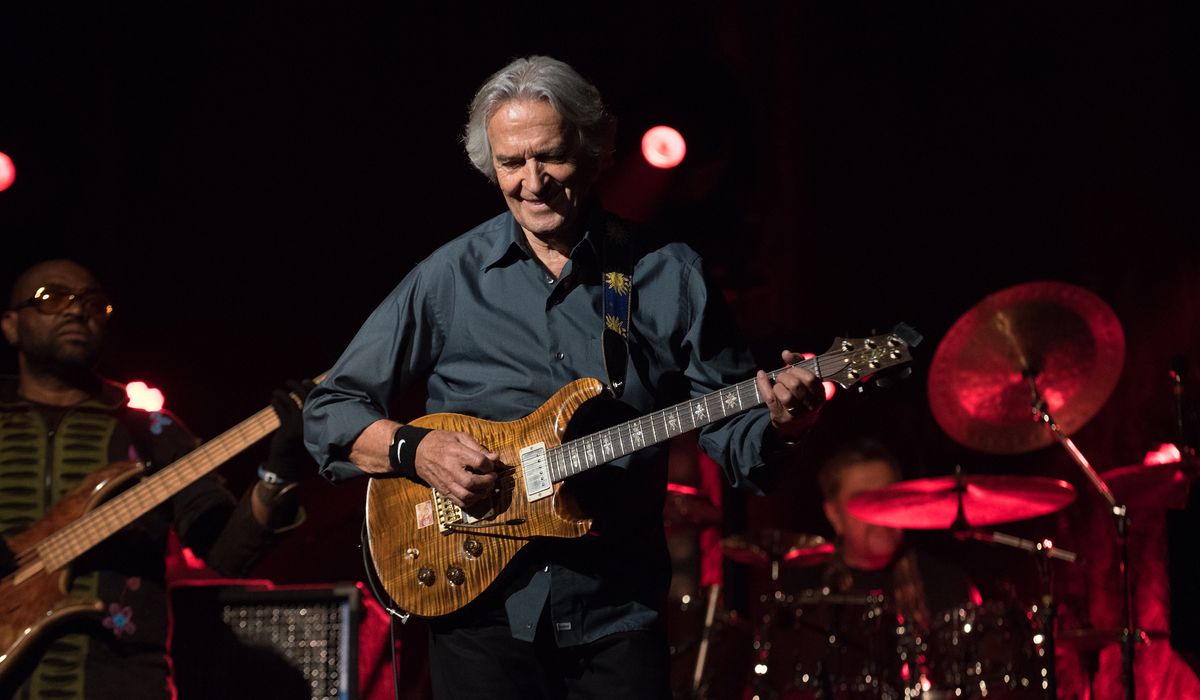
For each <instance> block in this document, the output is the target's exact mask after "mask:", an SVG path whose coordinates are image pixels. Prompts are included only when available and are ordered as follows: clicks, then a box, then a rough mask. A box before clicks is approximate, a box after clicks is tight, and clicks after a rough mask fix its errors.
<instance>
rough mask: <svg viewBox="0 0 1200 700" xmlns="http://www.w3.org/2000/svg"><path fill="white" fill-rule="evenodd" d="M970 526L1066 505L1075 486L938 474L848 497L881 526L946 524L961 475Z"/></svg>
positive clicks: (850, 505)
mask: <svg viewBox="0 0 1200 700" xmlns="http://www.w3.org/2000/svg"><path fill="white" fill-rule="evenodd" d="M960 479H961V483H962V507H963V514H964V515H965V516H966V520H967V522H966V525H967V526H968V527H982V526H984V525H996V524H998V523H1007V522H1012V521H1014V520H1025V519H1027V518H1036V517H1037V516H1039V515H1046V514H1047V513H1053V512H1055V511H1057V510H1060V509H1062V508H1066V507H1067V506H1068V505H1070V504H1071V502H1072V501H1074V500H1075V487H1074V486H1072V485H1070V484H1068V483H1067V482H1065V481H1062V480H1059V479H1050V478H1047V477H1041V476H977V475H973V474H963V475H961V476H958V477H955V476H938V477H933V478H929V479H913V480H911V481H901V482H898V483H895V484H892V485H890V486H885V487H884V488H881V489H878V490H876V491H868V492H866V493H860V494H858V495H857V496H854V497H852V498H851V499H850V500H849V501H848V502H847V503H846V510H847V511H849V513H850V514H851V515H853V516H854V517H856V518H858V519H859V520H862V521H865V522H868V523H873V524H875V525H883V526H885V527H896V528H907V529H912V530H944V529H947V528H949V527H950V526H951V525H953V524H954V519H955V517H956V515H957V514H958V501H959V483H960V482H959V480H960Z"/></svg>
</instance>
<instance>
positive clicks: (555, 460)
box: [546, 355, 840, 482]
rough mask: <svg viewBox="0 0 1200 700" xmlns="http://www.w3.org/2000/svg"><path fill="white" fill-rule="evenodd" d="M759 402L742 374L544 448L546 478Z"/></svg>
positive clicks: (819, 364)
mask: <svg viewBox="0 0 1200 700" xmlns="http://www.w3.org/2000/svg"><path fill="white" fill-rule="evenodd" d="M832 362H838V363H840V360H835V359H830V358H829V357H827V356H824V355H823V356H821V357H817V358H813V359H811V360H803V361H801V362H797V363H796V364H794V365H790V366H788V367H784V368H782V369H778V370H775V371H773V372H768V373H767V376H768V377H770V378H771V380H772V381H774V380H775V377H777V376H779V375H780V374H781V373H783V372H784V371H786V370H788V369H791V368H792V367H800V368H802V369H806V370H808V371H810V372H813V373H814V374H816V375H817V376H819V377H820V376H824V375H825V374H826V373H827V371H828V370H830V369H832V364H831V363H832ZM763 403H764V402H763V399H762V397H761V396H760V395H759V393H758V384H757V383H756V382H755V380H753V379H747V380H746V381H744V382H739V383H737V384H734V385H732V386H728V387H725V388H724V389H720V390H718V391H714V392H712V393H711V394H705V395H704V396H700V397H697V398H694V399H691V400H689V401H684V402H682V403H678V404H675V405H674V406H671V407H669V408H664V409H662V410H660V411H656V412H654V413H650V414H648V415H645V416H642V417H641V418H636V419H634V420H630V421H626V422H624V423H621V424H619V425H615V426H613V427H611V428H608V429H606V430H601V431H600V432H597V433H593V434H591V435H588V436H585V437H581V438H578V439H575V440H571V441H569V442H565V443H563V444H561V445H559V446H558V447H554V448H551V449H549V450H546V458H547V461H548V462H549V466H550V475H551V478H552V479H553V481H555V482H559V481H563V480H564V479H569V478H570V477H572V476H575V475H576V474H581V473H583V472H585V471H587V470H589V469H591V468H593V467H597V466H600V465H601V464H607V463H608V462H611V461H612V460H614V459H617V458H619V457H624V456H625V455H628V454H632V453H634V452H637V451H638V450H640V449H642V448H644V447H649V446H651V445H657V444H658V443H660V442H663V441H665V440H670V439H671V438H673V437H677V436H679V435H683V434H684V433H686V432H688V431H691V430H695V429H697V428H703V427H704V426H706V425H709V424H711V423H715V422H717V421H719V420H723V419H725V418H728V417H729V416H733V415H737V414H739V413H742V412H744V411H749V410H750V409H752V408H754V407H756V406H761V405H763Z"/></svg>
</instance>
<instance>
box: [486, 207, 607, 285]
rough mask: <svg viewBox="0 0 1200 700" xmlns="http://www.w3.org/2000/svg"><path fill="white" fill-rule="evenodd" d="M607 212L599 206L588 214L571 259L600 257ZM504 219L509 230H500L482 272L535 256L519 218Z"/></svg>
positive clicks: (509, 215) (508, 217) (509, 217)
mask: <svg viewBox="0 0 1200 700" xmlns="http://www.w3.org/2000/svg"><path fill="white" fill-rule="evenodd" d="M604 217H605V214H604V213H603V211H602V210H600V209H599V208H598V207H597V208H596V209H595V210H593V211H592V212H591V213H590V215H588V217H587V219H586V221H587V228H586V229H585V230H584V232H583V237H582V238H580V239H579V242H578V243H576V244H575V247H574V248H573V249H572V250H571V256H570V257H571V259H572V260H577V259H580V258H585V257H588V256H590V258H591V260H598V259H599V258H600V246H599V243H598V242H597V241H599V236H600V235H601V233H600V232H601V231H603V229H604V225H603V222H604V221H605V218H604ZM503 220H504V221H506V222H507V224H508V230H507V231H503V230H502V231H500V232H499V235H497V236H496V240H495V242H494V243H492V247H491V248H490V249H489V250H488V253H487V255H485V256H484V257H483V264H482V265H481V266H480V267H479V270H480V271H481V272H487V271H488V270H490V269H492V268H493V267H497V266H499V265H501V264H503V263H506V262H508V261H509V260H513V259H517V258H523V259H526V260H528V259H530V258H532V257H533V251H531V250H529V242H528V241H526V240H525V232H524V231H522V230H521V227H520V226H519V225H518V224H517V220H516V219H515V218H513V216H512V214H511V213H510V214H508V215H507V216H505V217H504V219H503Z"/></svg>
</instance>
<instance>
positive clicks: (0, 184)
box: [0, 151, 17, 192]
mask: <svg viewBox="0 0 1200 700" xmlns="http://www.w3.org/2000/svg"><path fill="white" fill-rule="evenodd" d="M15 179H17V168H16V166H15V165H13V162H12V158H9V157H8V155H6V154H5V153H4V152H3V151H0V192H3V191H4V190H7V189H8V188H9V187H10V186H11V185H12V184H13V180H15Z"/></svg>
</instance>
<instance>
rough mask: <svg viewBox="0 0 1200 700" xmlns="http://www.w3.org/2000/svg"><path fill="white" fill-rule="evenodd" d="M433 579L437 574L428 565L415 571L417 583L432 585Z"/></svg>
mask: <svg viewBox="0 0 1200 700" xmlns="http://www.w3.org/2000/svg"><path fill="white" fill-rule="evenodd" d="M434 581H437V574H435V573H433V569H431V568H429V567H428V566H422V567H421V568H420V569H419V570H418V571H417V583H419V584H421V585H422V586H432V585H433V582H434Z"/></svg>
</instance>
